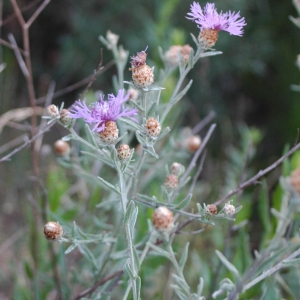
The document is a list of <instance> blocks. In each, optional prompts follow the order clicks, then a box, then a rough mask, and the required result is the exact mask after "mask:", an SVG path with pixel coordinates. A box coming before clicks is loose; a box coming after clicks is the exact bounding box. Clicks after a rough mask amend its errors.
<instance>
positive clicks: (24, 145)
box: [0, 123, 55, 163]
mask: <svg viewBox="0 0 300 300" xmlns="http://www.w3.org/2000/svg"><path fill="white" fill-rule="evenodd" d="M54 124H55V123H52V124H50V125H49V126H47V127H46V128H44V129H43V130H41V131H40V132H39V133H37V134H36V135H35V136H34V137H33V138H32V139H30V140H28V141H27V142H25V143H24V144H23V145H22V146H20V147H18V148H16V149H15V150H14V151H12V152H10V153H9V154H7V155H6V156H3V157H2V158H1V159H0V163H1V162H3V161H8V160H9V158H11V157H12V156H13V155H15V154H16V153H18V152H19V151H21V150H22V149H24V148H25V147H26V146H28V145H30V144H31V143H32V142H34V141H35V140H36V139H37V138H38V137H39V136H41V135H43V134H44V133H45V132H47V131H48V130H49V129H50V128H51V127H52V126H53V125H54Z"/></svg>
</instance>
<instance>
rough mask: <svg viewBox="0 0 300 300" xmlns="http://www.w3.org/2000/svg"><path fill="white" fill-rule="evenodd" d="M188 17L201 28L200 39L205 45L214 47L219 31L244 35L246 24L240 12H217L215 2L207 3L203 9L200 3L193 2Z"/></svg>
mask: <svg viewBox="0 0 300 300" xmlns="http://www.w3.org/2000/svg"><path fill="white" fill-rule="evenodd" d="M186 18H187V19H190V20H193V21H194V22H195V23H196V24H198V27H199V28H200V35H199V41H200V43H202V45H203V46H205V47H212V46H214V45H215V43H216V41H217V39H218V32H219V31H220V30H224V31H227V32H229V33H230V34H231V35H238V36H242V35H243V27H244V26H246V22H245V19H244V18H241V16H240V12H237V13H236V12H231V11H229V12H226V13H223V12H220V13H217V11H216V9H215V4H214V3H207V4H206V6H205V7H204V9H203V10H202V8H201V6H200V4H199V3H197V2H194V3H193V4H191V12H189V13H188V16H187V17H186Z"/></svg>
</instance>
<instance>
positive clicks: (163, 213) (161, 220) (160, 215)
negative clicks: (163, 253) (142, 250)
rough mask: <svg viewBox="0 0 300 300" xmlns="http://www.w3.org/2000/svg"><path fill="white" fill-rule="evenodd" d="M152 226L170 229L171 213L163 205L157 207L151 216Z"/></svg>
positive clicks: (159, 228)
mask: <svg viewBox="0 0 300 300" xmlns="http://www.w3.org/2000/svg"><path fill="white" fill-rule="evenodd" d="M152 222H153V226H154V228H155V229H156V230H158V231H165V232H167V231H170V230H171V229H172V228H173V226H174V224H173V213H172V212H171V211H170V210H169V209H167V208H166V207H165V206H160V207H158V208H157V209H156V210H155V211H154V213H153V216H152Z"/></svg>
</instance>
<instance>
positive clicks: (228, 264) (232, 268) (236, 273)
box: [215, 250, 240, 278]
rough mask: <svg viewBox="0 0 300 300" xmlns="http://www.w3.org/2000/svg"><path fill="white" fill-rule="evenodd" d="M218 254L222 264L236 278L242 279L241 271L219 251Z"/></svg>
mask: <svg viewBox="0 0 300 300" xmlns="http://www.w3.org/2000/svg"><path fill="white" fill-rule="evenodd" d="M215 252H216V254H217V255H218V257H219V259H220V260H221V262H222V263H223V264H224V266H225V267H226V268H227V269H228V270H229V271H230V272H231V273H232V274H233V275H234V276H235V277H236V278H240V274H239V271H238V270H237V268H236V267H235V266H234V265H233V264H232V263H231V262H229V261H228V260H227V258H226V257H225V256H224V255H223V254H222V253H221V252H220V251H218V250H215Z"/></svg>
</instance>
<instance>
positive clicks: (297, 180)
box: [290, 168, 300, 194]
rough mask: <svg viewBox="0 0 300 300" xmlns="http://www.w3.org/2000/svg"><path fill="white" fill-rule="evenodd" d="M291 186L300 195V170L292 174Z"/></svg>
mask: <svg viewBox="0 0 300 300" xmlns="http://www.w3.org/2000/svg"><path fill="white" fill-rule="evenodd" d="M290 184H291V186H292V187H293V188H294V189H295V190H296V191H297V192H298V193H299V194H300V168H298V169H296V170H295V171H293V172H292V173H291V176H290Z"/></svg>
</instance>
